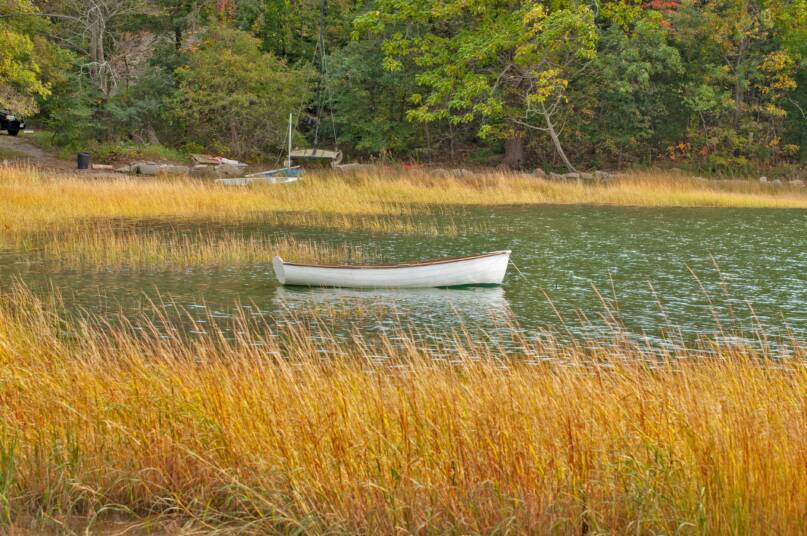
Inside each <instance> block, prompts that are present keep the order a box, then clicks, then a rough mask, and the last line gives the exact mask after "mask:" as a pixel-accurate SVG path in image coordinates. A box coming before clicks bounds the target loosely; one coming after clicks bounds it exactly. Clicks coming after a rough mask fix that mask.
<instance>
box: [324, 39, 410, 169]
mask: <svg viewBox="0 0 807 536" xmlns="http://www.w3.org/2000/svg"><path fill="white" fill-rule="evenodd" d="M327 64H328V76H327V80H328V87H327V92H328V94H329V95H330V96H331V98H332V101H331V103H330V104H331V105H332V106H333V112H334V117H335V123H336V130H337V132H338V134H339V138H338V140H339V143H340V145H341V144H347V145H348V146H349V147H350V148H352V149H353V150H354V151H357V152H360V153H365V154H381V155H398V156H400V155H402V154H406V153H408V152H409V151H411V150H412V148H413V147H414V146H415V143H416V141H415V140H416V139H419V136H417V129H415V128H413V125H412V124H411V123H408V122H407V121H406V120H405V116H406V111H407V109H408V101H407V98H408V96H409V95H411V94H412V92H413V91H415V87H414V84H413V83H412V77H411V76H409V75H411V73H407V72H402V71H397V72H390V71H388V70H386V69H384V66H383V54H382V53H381V51H380V47H379V43H376V42H373V41H369V40H367V41H361V42H352V43H349V44H348V45H347V46H345V47H344V48H342V49H341V50H339V51H338V52H337V53H336V54H334V55H332V56H329V57H328V59H327Z"/></svg>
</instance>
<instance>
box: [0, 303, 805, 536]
mask: <svg viewBox="0 0 807 536" xmlns="http://www.w3.org/2000/svg"><path fill="white" fill-rule="evenodd" d="M58 308H59V305H58V300H56V299H54V300H52V301H42V300H40V299H37V298H35V297H34V296H33V295H32V294H31V293H30V292H28V291H27V290H26V289H25V288H22V287H17V288H15V289H13V290H12V291H10V292H9V293H7V294H5V295H3V296H2V297H0V467H2V470H0V515H2V516H3V519H4V523H5V524H6V526H12V527H21V526H23V525H25V526H34V527H37V528H47V527H49V526H55V525H57V524H62V525H63V526H70V527H73V528H74V530H76V531H78V530H83V529H87V527H89V528H88V529H87V530H89V531H92V530H93V528H94V527H96V528H97V527H100V526H102V525H96V523H103V522H105V521H107V520H108V519H109V517H113V519H118V520H120V519H123V520H128V522H129V523H131V525H132V527H135V528H136V527H137V526H138V524H143V523H149V524H150V525H148V526H150V527H153V528H154V527H177V526H180V527H182V526H184V527H185V528H186V529H187V530H188V531H189V532H190V531H191V530H195V531H197V532H216V531H218V532H239V533H259V534H266V533H280V532H283V533H286V532H299V531H308V532H314V533H324V532H329V533H332V532H363V533H392V532H429V533H443V532H454V533H469V532H474V533H479V532H483V533H490V532H514V533H564V534H568V533H591V534H596V533H627V532H635V533H667V534H672V533H698V534H723V533H732V534H799V533H804V531H805V530H806V529H807V463H806V460H807V442H805V441H804V438H805V437H807V405H806V404H807V403H806V402H805V400H807V396H806V395H807V367H805V366H804V363H805V361H804V360H805V357H807V353H805V351H804V349H803V348H801V347H799V346H798V345H796V347H795V350H794V354H793V355H791V356H790V357H782V358H776V359H773V358H770V357H767V356H766V355H765V354H764V353H761V352H760V351H759V350H756V349H754V348H752V347H747V346H742V345H727V344H721V343H717V342H715V341H708V340H703V341H700V342H698V343H696V344H695V345H694V347H693V348H692V349H690V350H687V349H683V348H679V349H677V350H671V351H669V352H668V353H666V354H661V355H659V354H658V353H656V352H650V351H649V350H647V349H645V348H642V347H640V346H636V345H633V344H630V343H629V342H626V341H625V340H624V339H620V338H618V337H616V338H615V339H614V342H611V343H607V344H606V343H602V342H601V343H600V344H597V345H595V346H593V345H590V344H586V341H580V343H566V344H561V343H559V342H557V341H555V340H554V339H551V338H549V339H542V340H541V341H526V340H524V341H523V345H524V351H523V354H524V357H518V356H515V357H512V356H511V357H505V356H503V355H501V354H499V353H498V352H497V351H496V350H495V349H494V348H492V347H489V346H486V345H484V344H481V343H474V342H472V341H469V340H466V339H463V338H462V337H461V334H458V336H457V348H456V349H455V350H454V353H453V354H452V356H451V357H450V358H448V359H446V358H440V359H436V358H435V356H433V355H431V354H430V353H429V351H428V350H427V349H425V348H421V347H419V346H418V345H417V344H415V343H414V342H413V340H412V339H407V338H406V327H405V326H401V329H400V332H401V337H402V338H401V339H399V340H398V342H397V343H396V344H392V343H391V342H390V341H389V340H386V341H385V340H384V339H381V340H379V341H370V340H367V339H364V338H362V337H360V336H358V335H356V336H355V337H354V338H353V340H352V341H350V342H349V343H339V342H336V341H335V340H333V339H330V340H329V339H327V338H323V337H312V333H311V332H309V331H308V328H306V327H305V325H304V324H294V323H292V324H282V325H281V324H278V325H275V324H273V323H271V322H268V323H265V324H264V323H262V322H263V321H261V320H256V319H254V318H250V317H248V316H246V315H241V316H236V317H235V318H234V319H233V320H232V325H231V326H229V328H231V329H227V330H217V329H215V326H214V325H212V326H209V327H208V329H207V330H206V334H203V335H199V336H197V337H192V336H186V335H176V333H177V331H176V330H175V329H174V328H175V327H176V326H174V325H172V324H171V321H170V320H169V319H167V318H163V319H162V320H158V321H156V322H148V321H146V320H144V319H132V318H130V319H123V318H120V319H117V320H116V322H115V323H114V324H113V323H110V322H107V321H105V320H103V319H99V318H94V317H90V316H86V317H83V318H72V319H70V318H66V317H64V316H62V315H60V314H58V313H57V311H58ZM407 340H408V341H409V342H407ZM705 350H708V354H705V353H704V351H705ZM704 355H707V357H704ZM526 356H539V357H540V358H538V359H536V358H535V357H526ZM176 532H179V531H178V530H177V531H176Z"/></svg>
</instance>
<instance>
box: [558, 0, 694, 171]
mask: <svg viewBox="0 0 807 536" xmlns="http://www.w3.org/2000/svg"><path fill="white" fill-rule="evenodd" d="M605 7H609V5H606V6H605ZM598 25H599V26H600V28H601V30H600V40H599V46H598V49H599V50H598V53H597V58H596V59H595V60H594V61H593V62H592V64H591V68H590V69H588V70H587V71H586V72H585V73H583V76H582V77H581V78H580V79H579V80H577V81H576V84H575V85H576V88H575V90H574V92H573V95H572V96H571V99H572V101H573V102H574V103H575V108H574V109H573V110H572V112H571V113H573V114H575V117H576V118H577V119H576V122H575V123H576V125H577V127H576V128H577V130H578V131H579V132H581V133H582V134H583V136H582V137H583V139H584V141H586V142H587V143H588V144H590V145H589V146H590V147H591V149H592V152H593V153H594V155H595V156H594V158H595V159H596V158H599V157H603V158H605V159H607V160H609V161H614V160H615V161H616V163H617V165H618V166H619V167H621V166H622V164H623V161H624V160H625V159H628V160H636V159H637V157H638V155H640V154H641V155H646V154H647V153H648V152H652V151H653V149H654V147H653V144H657V143H659V141H660V140H664V139H665V138H666V137H672V139H678V138H677V136H680V133H681V132H683V131H685V130H686V126H687V122H686V110H683V113H684V120H683V121H680V120H676V117H675V114H676V113H680V112H681V111H682V108H681V107H680V106H678V105H677V104H676V103H677V102H678V101H679V100H680V96H679V94H678V89H679V86H680V75H681V74H682V73H683V65H682V63H681V56H680V54H679V52H678V50H677V49H676V48H675V47H673V46H672V45H671V44H670V42H669V35H668V34H669V32H668V30H667V29H666V28H665V25H664V21H663V19H662V17H661V15H660V14H659V13H657V12H655V11H652V10H641V9H639V10H635V11H632V12H626V11H625V10H619V11H616V10H607V9H605V8H604V9H603V10H602V11H601V12H600V20H599V21H598ZM577 145H578V146H579V145H581V143H578V144H577ZM582 145H585V144H582Z"/></svg>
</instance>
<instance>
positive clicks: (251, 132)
mask: <svg viewBox="0 0 807 536" xmlns="http://www.w3.org/2000/svg"><path fill="white" fill-rule="evenodd" d="M176 76H177V79H178V81H179V85H178V89H177V91H176V94H175V95H174V97H173V98H172V103H171V106H172V111H173V114H174V117H175V120H176V122H177V126H179V127H180V128H181V129H182V132H183V133H185V134H186V135H187V136H188V137H190V138H191V139H193V140H195V141H197V142H198V143H200V144H202V145H203V146H204V147H206V148H208V149H210V150H212V151H217V152H226V153H228V154H232V155H235V156H239V157H249V156H259V155H264V154H266V153H268V152H269V151H271V150H272V149H276V148H278V147H279V146H281V145H282V144H283V141H284V137H285V135H286V134H285V132H286V125H287V121H288V119H287V118H288V115H289V113H290V112H295V113H298V112H299V110H300V109H301V108H302V106H303V105H304V104H305V103H306V102H308V100H309V99H310V96H311V91H310V87H309V85H310V82H309V81H310V79H311V72H310V70H307V69H292V68H289V67H288V66H287V65H286V64H285V63H284V62H283V61H282V60H280V59H278V58H277V57H276V56H274V55H273V54H271V53H265V52H261V50H260V41H259V40H258V39H257V38H255V37H252V36H251V35H249V34H248V33H246V32H243V31H240V30H234V29H232V28H227V27H225V26H216V27H213V28H210V29H209V30H208V32H207V34H206V35H205V37H204V38H203V40H202V41H201V42H200V43H199V45H198V46H196V47H194V48H193V49H192V50H190V51H189V52H188V54H187V65H183V66H181V67H179V68H178V69H177V71H176Z"/></svg>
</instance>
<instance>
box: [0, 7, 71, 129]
mask: <svg viewBox="0 0 807 536" xmlns="http://www.w3.org/2000/svg"><path fill="white" fill-rule="evenodd" d="M35 14H36V9H35V8H34V7H33V6H32V5H31V4H30V2H29V1H28V0H5V1H4V2H3V3H2V4H0V108H8V109H11V110H14V111H15V112H17V113H21V114H30V113H33V112H35V111H37V109H38V104H37V99H38V98H45V97H47V96H48V95H50V91H51V84H50V81H49V80H48V79H47V76H46V75H47V74H49V73H48V71H47V68H46V69H45V70H44V71H43V64H46V63H47V62H48V61H49V60H51V61H56V60H57V59H58V58H57V57H56V54H55V51H54V50H53V47H52V46H48V44H47V43H45V42H44V40H42V39H37V38H36V37H35V36H32V35H31V31H32V30H34V29H35V26H36V25H39V24H37V23H35V22H34V21H32V20H31V19H30V17H33V16H35Z"/></svg>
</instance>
